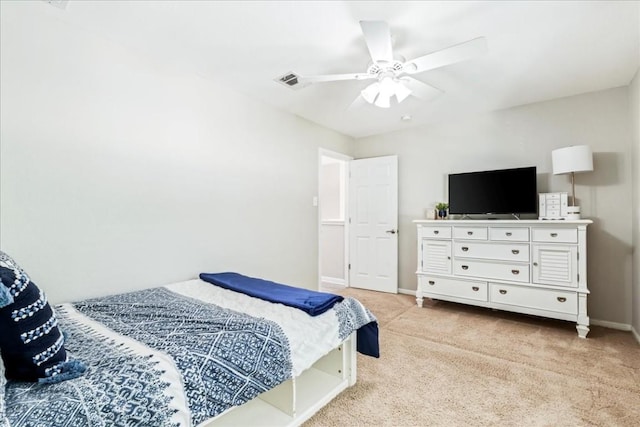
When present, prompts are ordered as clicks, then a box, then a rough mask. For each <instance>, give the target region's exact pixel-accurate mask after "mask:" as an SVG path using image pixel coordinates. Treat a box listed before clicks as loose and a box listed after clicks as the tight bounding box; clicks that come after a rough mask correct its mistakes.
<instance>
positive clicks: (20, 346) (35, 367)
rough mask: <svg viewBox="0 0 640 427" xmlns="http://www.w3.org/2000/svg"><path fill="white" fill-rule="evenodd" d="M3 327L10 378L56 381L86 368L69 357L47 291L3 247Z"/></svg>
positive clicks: (0, 345) (0, 339)
mask: <svg viewBox="0 0 640 427" xmlns="http://www.w3.org/2000/svg"><path fill="white" fill-rule="evenodd" d="M0 330H1V331H2V334H0V350H1V351H2V359H3V360H4V366H5V369H6V372H5V373H6V377H7V378H8V379H14V380H19V381H38V382H41V383H53V382H60V381H64V380H68V379H72V378H76V377H79V376H80V375H82V373H83V372H84V370H85V366H84V364H83V363H81V362H78V361H75V360H71V361H70V360H68V358H67V352H66V350H65V348H64V337H63V336H62V333H61V332H60V329H59V328H58V321H57V319H56V316H55V313H54V312H53V310H52V308H51V306H50V305H49V303H48V302H47V298H46V296H45V295H44V293H42V291H41V290H40V289H38V287H37V286H36V285H35V284H34V283H33V282H32V281H31V279H29V276H28V275H27V273H25V272H24V270H22V269H21V268H20V267H19V266H18V264H16V262H15V261H14V260H13V259H11V257H10V256H9V255H7V254H5V253H4V252H2V251H0Z"/></svg>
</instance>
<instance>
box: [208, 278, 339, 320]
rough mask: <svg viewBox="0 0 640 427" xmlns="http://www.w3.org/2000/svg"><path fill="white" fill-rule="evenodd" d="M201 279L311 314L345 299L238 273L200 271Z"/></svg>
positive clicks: (320, 312)
mask: <svg viewBox="0 0 640 427" xmlns="http://www.w3.org/2000/svg"><path fill="white" fill-rule="evenodd" d="M200 279H202V280H204V281H205V282H209V283H212V284H214V285H217V286H220V287H222V288H225V289H229V290H231V291H235V292H241V293H243V294H245V295H249V296H252V297H255V298H260V299H263V300H265V301H269V302H273V303H281V304H284V305H286V306H289V307H293V308H297V309H300V310H302V311H304V312H306V313H308V314H309V315H311V316H318V315H320V314H322V313H324V312H325V311H327V310H329V309H330V308H331V307H333V305H334V304H335V303H338V302H340V301H342V300H343V299H344V298H343V297H341V296H340V295H334V294H329V293H326V292H317V291H311V290H309V289H302V288H296V287H294V286H287V285H283V284H281V283H276V282H271V281H269V280H263V279H256V278H253V277H247V276H243V275H242V274H238V273H201V274H200Z"/></svg>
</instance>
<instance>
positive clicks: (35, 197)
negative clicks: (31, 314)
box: [0, 1, 352, 302]
mask: <svg viewBox="0 0 640 427" xmlns="http://www.w3.org/2000/svg"><path fill="white" fill-rule="evenodd" d="M21 3H22V2H4V1H3V2H1V5H2V10H1V14H0V15H1V19H2V21H1V31H2V32H1V37H0V38H1V43H2V44H1V48H0V49H1V50H0V52H1V69H0V75H1V80H0V89H1V91H0V92H1V105H0V106H1V116H0V120H1V124H2V126H1V134H0V138H1V139H0V154H1V159H0V179H1V181H0V247H1V248H2V250H5V251H7V252H8V253H10V254H11V255H13V256H14V257H15V258H16V260H17V261H18V262H19V263H21V264H22V265H23V267H24V268H25V269H26V270H27V272H28V273H30V274H31V276H32V278H33V279H34V281H35V282H36V283H38V284H39V285H40V286H41V287H42V288H44V289H45V290H46V291H47V293H48V295H49V298H50V300H52V301H53V302H60V301H66V300H74V299H80V298H84V297H90V296H96V295H102V294H108V293H115V292H122V291H127V290H132V289H135V288H141V287H148V286H155V285H159V284H163V283H169V282H173V281H178V280H186V279H189V278H193V277H195V276H196V275H197V274H198V273H199V272H201V271H229V270H232V271H239V272H242V273H245V274H248V275H255V276H261V277H266V278H269V279H271V280H276V281H282V282H286V283H289V284H293V285H298V286H303V287H309V288H315V287H316V286H317V277H318V271H317V270H318V269H317V263H318V236H317V234H318V218H317V214H318V213H317V208H315V207H313V206H312V198H313V196H315V195H317V189H318V147H325V148H328V149H331V150H334V151H337V152H343V153H347V152H348V149H349V145H348V144H349V143H350V142H351V141H352V140H351V138H348V137H345V136H342V135H339V134H337V133H335V132H332V131H329V130H326V129H324V128H322V127H319V126H316V125H314V124H312V123H310V122H308V121H305V120H302V119H300V118H296V117H294V116H291V115H288V114H285V113H282V112H279V111H276V110H274V109H272V108H270V107H268V106H266V105H262V104H258V103H256V102H253V101H251V100H249V99H248V98H246V97H244V96H242V95H240V94H238V93H234V92H231V91H229V90H227V89H226V88H225V87H224V86H223V85H222V84H217V83H215V82H210V81H206V80H203V79H201V78H199V77H196V76H195V75H188V74H181V73H179V72H177V71H172V70H168V69H164V68H162V67H161V66H159V65H158V64H154V63H152V62H149V61H147V60H145V58H143V57H140V56H139V55H136V54H135V53H133V52H130V51H128V50H126V49H124V48H121V47H119V46H118V45H115V44H113V43H111V42H110V41H109V40H106V39H103V38H100V37H98V36H96V35H95V34H93V33H90V32H87V31H84V30H81V29H78V28H75V27H72V26H70V25H68V24H65V23H64V22H61V21H59V20H57V19H55V18H54V17H53V15H52V12H48V11H49V10H57V9H55V8H51V7H50V6H47V5H46V4H45V7H39V6H41V4H43V3H40V2H34V3H33V4H30V5H25V4H24V3H22V4H21Z"/></svg>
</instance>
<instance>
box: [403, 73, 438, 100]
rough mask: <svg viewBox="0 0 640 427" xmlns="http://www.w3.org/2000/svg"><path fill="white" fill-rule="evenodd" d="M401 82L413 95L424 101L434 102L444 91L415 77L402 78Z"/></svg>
mask: <svg viewBox="0 0 640 427" xmlns="http://www.w3.org/2000/svg"><path fill="white" fill-rule="evenodd" d="M400 81H401V82H402V83H403V84H404V85H405V86H406V87H407V89H409V90H410V91H411V95H413V96H415V97H416V98H420V99H422V100H426V101H429V100H432V99H434V98H436V97H437V96H439V95H441V94H442V91H441V90H440V89H438V88H435V87H433V86H431V85H428V84H426V83H424V82H421V81H420V80H416V79H414V78H413V77H408V76H405V77H402V78H401V79H400Z"/></svg>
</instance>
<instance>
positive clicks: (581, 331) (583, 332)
mask: <svg viewBox="0 0 640 427" xmlns="http://www.w3.org/2000/svg"><path fill="white" fill-rule="evenodd" d="M576 329H577V330H578V336H579V337H580V338H586V337H587V334H588V333H589V331H590V329H589V327H588V326H587V325H580V324H577V325H576Z"/></svg>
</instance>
